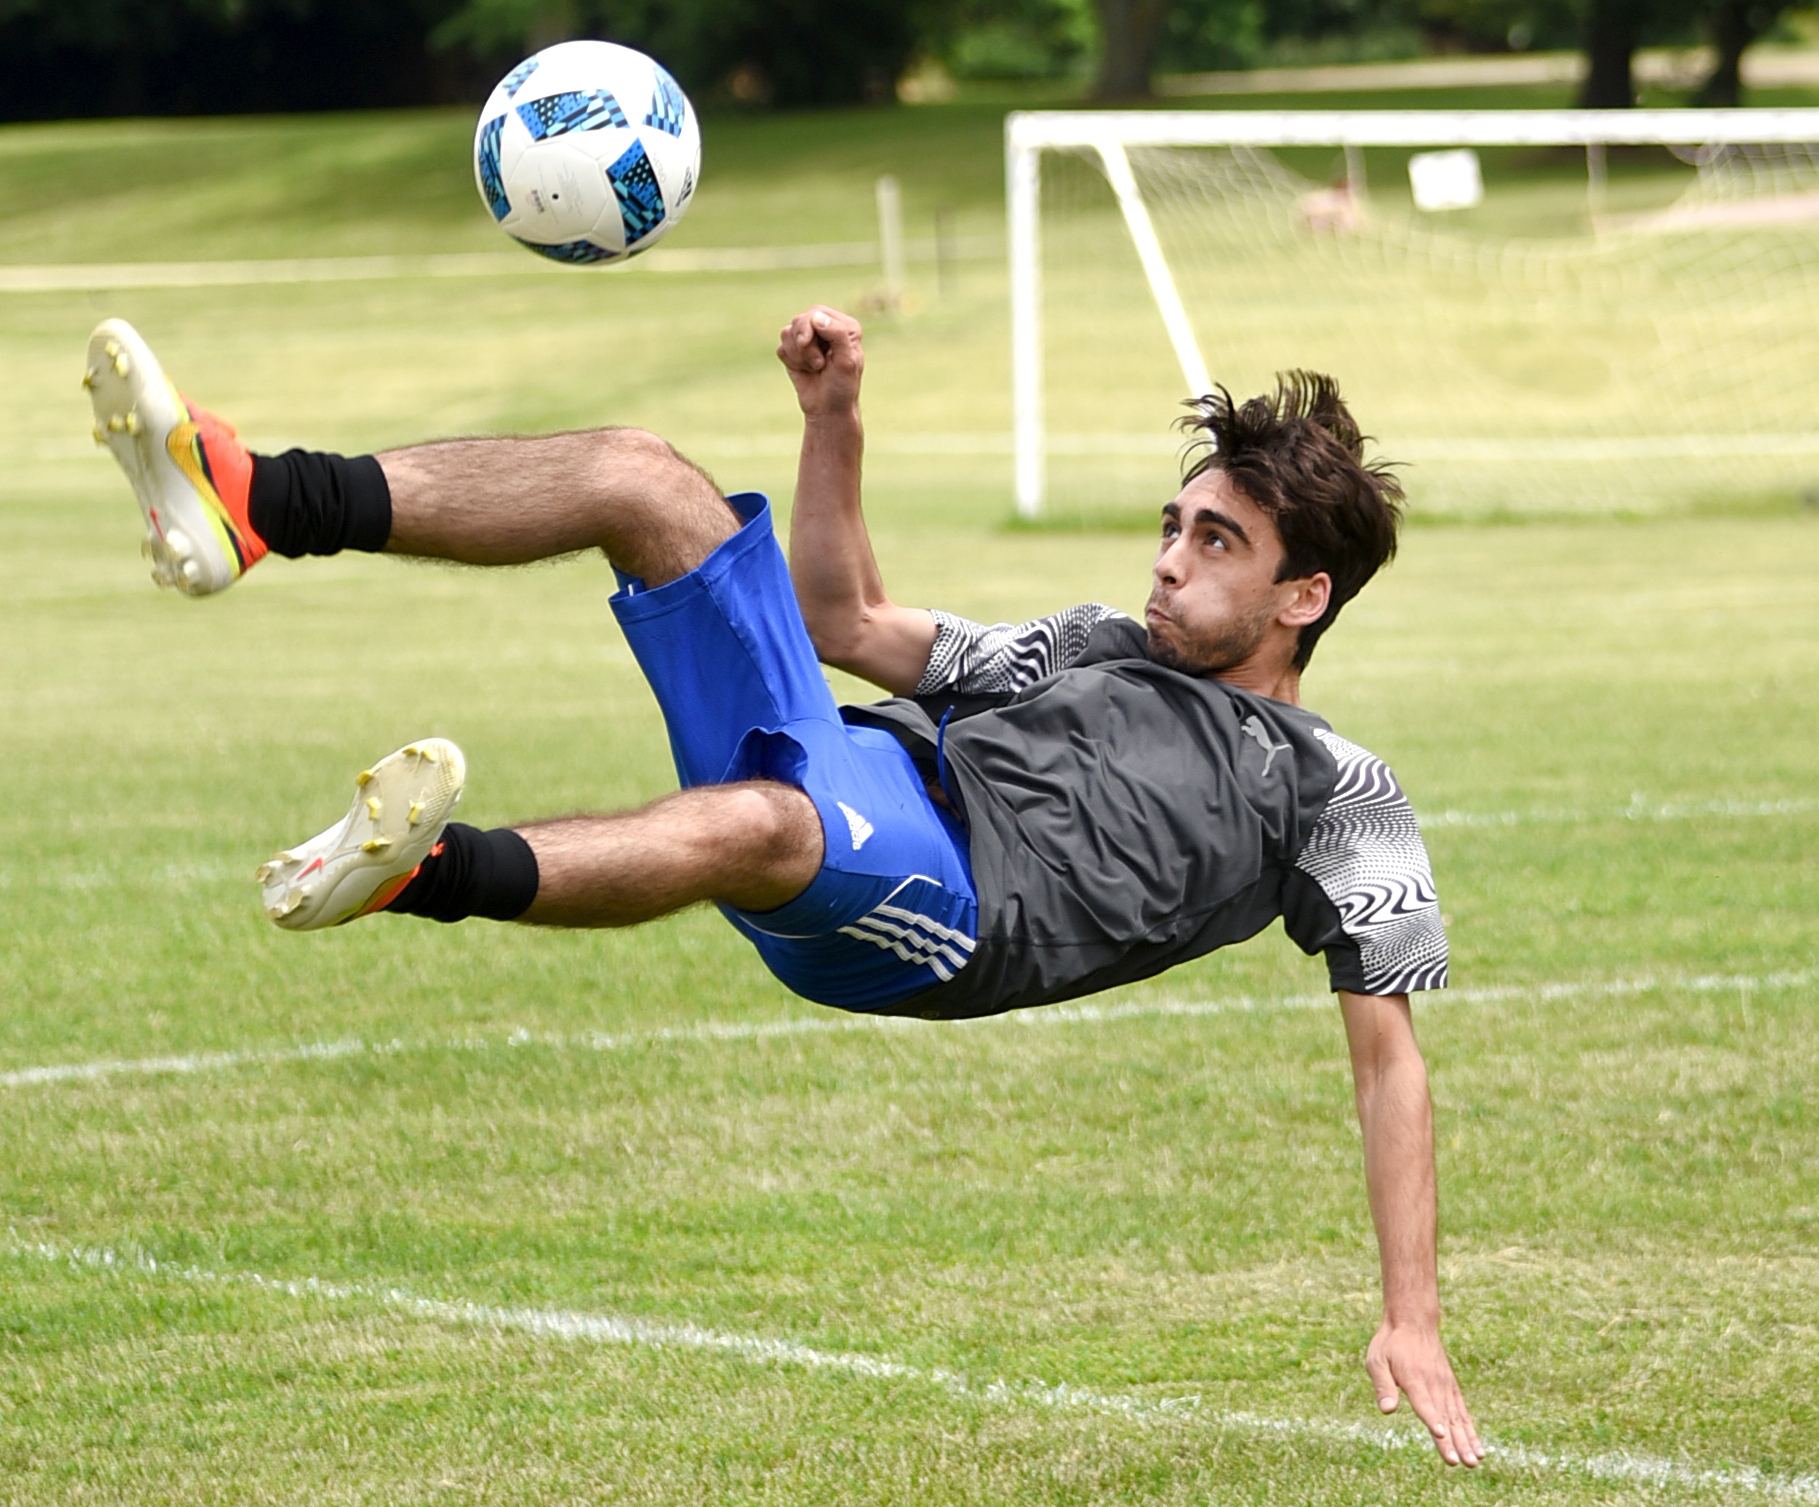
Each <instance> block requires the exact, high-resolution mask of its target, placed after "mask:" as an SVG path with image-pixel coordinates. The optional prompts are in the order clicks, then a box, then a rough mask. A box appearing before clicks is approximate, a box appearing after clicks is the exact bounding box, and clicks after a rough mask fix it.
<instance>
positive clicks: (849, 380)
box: [777, 304, 865, 419]
mask: <svg viewBox="0 0 1819 1507" xmlns="http://www.w3.org/2000/svg"><path fill="white" fill-rule="evenodd" d="M859 336H860V329H859V321H858V320H856V319H854V318H853V317H852V316H851V315H848V314H842V313H841V312H840V311H839V310H838V309H830V308H828V307H827V306H826V305H825V304H817V305H815V307H814V308H812V309H808V310H806V311H805V312H803V313H801V314H798V315H797V316H796V317H795V318H794V319H792V320H791V321H790V322H789V323H788V324H786V325H785V326H784V327H783V330H782V332H781V333H780V335H779V336H778V343H777V359H778V360H779V361H781V362H782V363H783V369H784V370H785V371H787V372H788V373H789V379H790V381H791V382H792V383H794V384H795V388H796V401H797V402H798V403H800V404H801V405H802V412H803V413H804V414H805V415H807V416H808V417H809V418H811V419H812V418H819V417H824V416H829V415H834V414H845V413H851V412H852V411H853V410H854V409H855V408H856V407H857V406H858V404H859V379H860V377H861V376H862V375H864V372H865V349H864V347H863V346H862V345H861V344H860V342H859Z"/></svg>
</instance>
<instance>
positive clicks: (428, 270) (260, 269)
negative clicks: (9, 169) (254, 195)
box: [0, 236, 1004, 293]
mask: <svg viewBox="0 0 1819 1507" xmlns="http://www.w3.org/2000/svg"><path fill="white" fill-rule="evenodd" d="M904 251H905V253H906V255H907V256H908V259H909V260H911V261H917V262H932V261H935V260H936V259H937V257H939V258H940V259H941V260H948V259H950V258H951V259H955V260H966V261H978V260H983V259H986V258H997V257H1000V256H1002V255H1003V254H1004V243H1003V241H1002V240H1000V239H999V238H998V237H996V236H953V237H950V238H948V239H947V240H945V241H943V242H941V243H940V244H939V245H937V243H936V242H935V241H934V240H933V239H922V240H909V241H905V242H904ZM878 265H879V249H878V243H877V242H876V241H843V242H833V243H829V244H823V245H809V246H700V247H677V248H675V249H674V250H670V249H666V248H661V247H660V248H658V249H657V250H655V251H652V252H650V253H648V254H647V255H644V256H639V257H634V258H632V259H631V260H629V261H625V262H620V263H616V264H614V265H612V266H608V267H605V268H589V269H588V272H590V273H593V274H595V275H598V274H599V273H600V272H602V271H605V272H609V273H612V274H614V275H619V274H621V273H623V272H632V271H638V272H655V273H665V272H671V273H674V272H786V271H792V270H795V269H800V268H815V267H868V266H869V267H875V266H878ZM575 272H576V269H575V268H573V267H570V266H568V265H566V264H563V263H557V262H551V261H547V260H545V259H543V258H541V257H539V256H537V255H535V254H534V253H530V252H490V251H479V252H458V253H455V254H452V255H444V256H318V257H281V258H270V259H261V260H255V261H224V262H105V263H104V262H94V263H87V262H62V263H52V264H47V265H22V264H18V265H13V266H4V265H0V293H71V292H77V293H81V292H92V291H96V290H102V289H106V290H114V289H120V288H222V287H256V286H262V285H275V284H286V283H345V282H399V281H407V282H408V281H418V280H421V279H426V278H427V279H437V278H461V277H524V276H556V277H564V276H566V277H573V276H574V275H575ZM584 275H585V274H584Z"/></svg>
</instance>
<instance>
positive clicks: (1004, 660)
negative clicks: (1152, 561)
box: [916, 602, 1124, 696]
mask: <svg viewBox="0 0 1819 1507" xmlns="http://www.w3.org/2000/svg"><path fill="white" fill-rule="evenodd" d="M1123 616H1124V614H1123V613H1122V612H1119V611H1118V610H1117V609H1116V608H1113V607H1105V606H1101V605H1100V604H1099V603H1098V602H1088V603H1086V604H1084V605H1083V606H1079V607H1069V608H1068V609H1067V610H1066V611H1065V612H1057V613H1056V614H1055V615H1054V616H1053V617H1038V618H1032V619H1030V621H1029V622H1027V623H993V624H991V625H990V626H989V627H988V626H987V625H986V624H984V623H973V622H968V621H967V619H965V618H963V617H955V616H954V615H953V614H952V613H951V612H936V613H935V614H934V617H935V647H934V649H933V650H932V651H931V652H930V654H929V657H928V668H927V669H926V670H924V671H923V672H922V679H921V681H920V682H918V684H917V686H916V694H917V695H918V696H933V695H936V694H937V693H939V692H941V691H957V692H959V693H960V694H961V695H963V696H980V695H985V696H990V695H1006V694H1009V693H1012V692H1016V691H1021V690H1023V689H1024V688H1025V687H1026V686H1032V685H1034V684H1035V683H1036V682H1037V681H1038V680H1042V679H1044V678H1046V677H1047V676H1050V675H1053V674H1055V673H1057V672H1058V671H1061V670H1065V669H1066V668H1067V667H1068V666H1069V665H1071V664H1072V663H1073V662H1074V661H1075V660H1076V659H1078V658H1079V657H1080V656H1081V654H1082V653H1083V652H1084V651H1085V649H1086V640H1087V637H1088V636H1089V635H1090V634H1091V633H1092V631H1093V629H1095V628H1097V627H1098V626H1099V625H1100V624H1101V623H1103V622H1105V621H1107V620H1108V619H1110V618H1116V617H1123Z"/></svg>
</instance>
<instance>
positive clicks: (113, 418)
mask: <svg viewBox="0 0 1819 1507" xmlns="http://www.w3.org/2000/svg"><path fill="white" fill-rule="evenodd" d="M125 428H126V420H125V419H124V418H122V417H121V416H120V415H119V414H117V413H116V414H110V415H109V416H108V420H107V432H108V433H109V434H119V433H120V432H121V430H123V429H125Z"/></svg>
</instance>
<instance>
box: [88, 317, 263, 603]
mask: <svg viewBox="0 0 1819 1507" xmlns="http://www.w3.org/2000/svg"><path fill="white" fill-rule="evenodd" d="M82 385H83V386H84V387H85V388H87V389H88V395H89V401H90V402H91V403H92V404H93V405H94V410H95V426H94V436H95V443H96V444H99V445H105V446H106V447H107V448H108V450H109V451H110V452H112V454H113V457H114V459H115V460H116V461H118V462H119V463H120V469H121V470H122V471H124V472H125V473H126V479H127V480H128V481H130V482H131V483H132V484H133V495H134V496H135V497H137V498H138V499H139V511H140V512H141V513H143V514H144V515H145V543H144V544H143V545H142V546H141V548H142V551H143V553H144V555H145V557H146V559H148V560H150V561H151V564H152V579H153V580H154V581H156V582H157V583H158V584H159V585H160V586H172V587H175V588H176V589H177V590H178V591H181V592H183V593H184V594H185V595H186V596H193V597H200V596H208V595H210V594H212V593H214V592H217V591H224V590H226V589H227V588H228V587H229V586H232V585H233V584H234V582H235V581H237V580H239V579H240V577H241V576H243V575H244V574H245V573H246V572H247V571H248V570H250V569H252V567H253V566H254V565H256V564H258V563H259V561H260V560H261V559H263V558H264V556H265V552H266V551H265V543H264V541H263V540H261V539H260V538H259V536H258V534H257V533H256V532H254V530H253V527H252V524H251V522H250V521H249V520H248V517H247V507H248V503H249V498H250V496H251V489H252V476H253V458H252V456H251V455H250V454H249V453H248V452H247V449H246V447H245V446H244V445H242V444H241V443H240V441H239V439H238V438H237V437H236V436H235V434H234V431H233V430H232V429H231V428H230V427H229V426H228V425H226V424H224V423H223V422H222V421H221V420H220V419H218V418H216V417H215V415H213V414H212V413H210V412H208V410H207V409H204V408H198V407H196V406H195V405H194V404H192V403H189V402H186V401H185V400H184V398H183V395H182V394H181V393H179V392H178V391H177V389H176V388H175V387H174V386H173V385H172V384H171V381H170V378H168V377H166V376H165V375H164V368H163V367H161V366H160V365H159V364H158V358H157V357H156V356H154V355H153V354H152V348H151V347H150V346H149V345H147V344H146V343H145V341H144V340H143V339H141V338H140V335H139V332H138V331H137V330H135V329H134V328H133V327H132V326H131V325H130V324H128V323H127V322H126V321H125V320H124V319H107V320H103V321H102V322H101V324H100V325H98V326H97V327H96V329H95V333H94V334H92V335H90V336H89V337H88V365H87V367H86V369H85V370H84V372H83V374H82Z"/></svg>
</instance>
